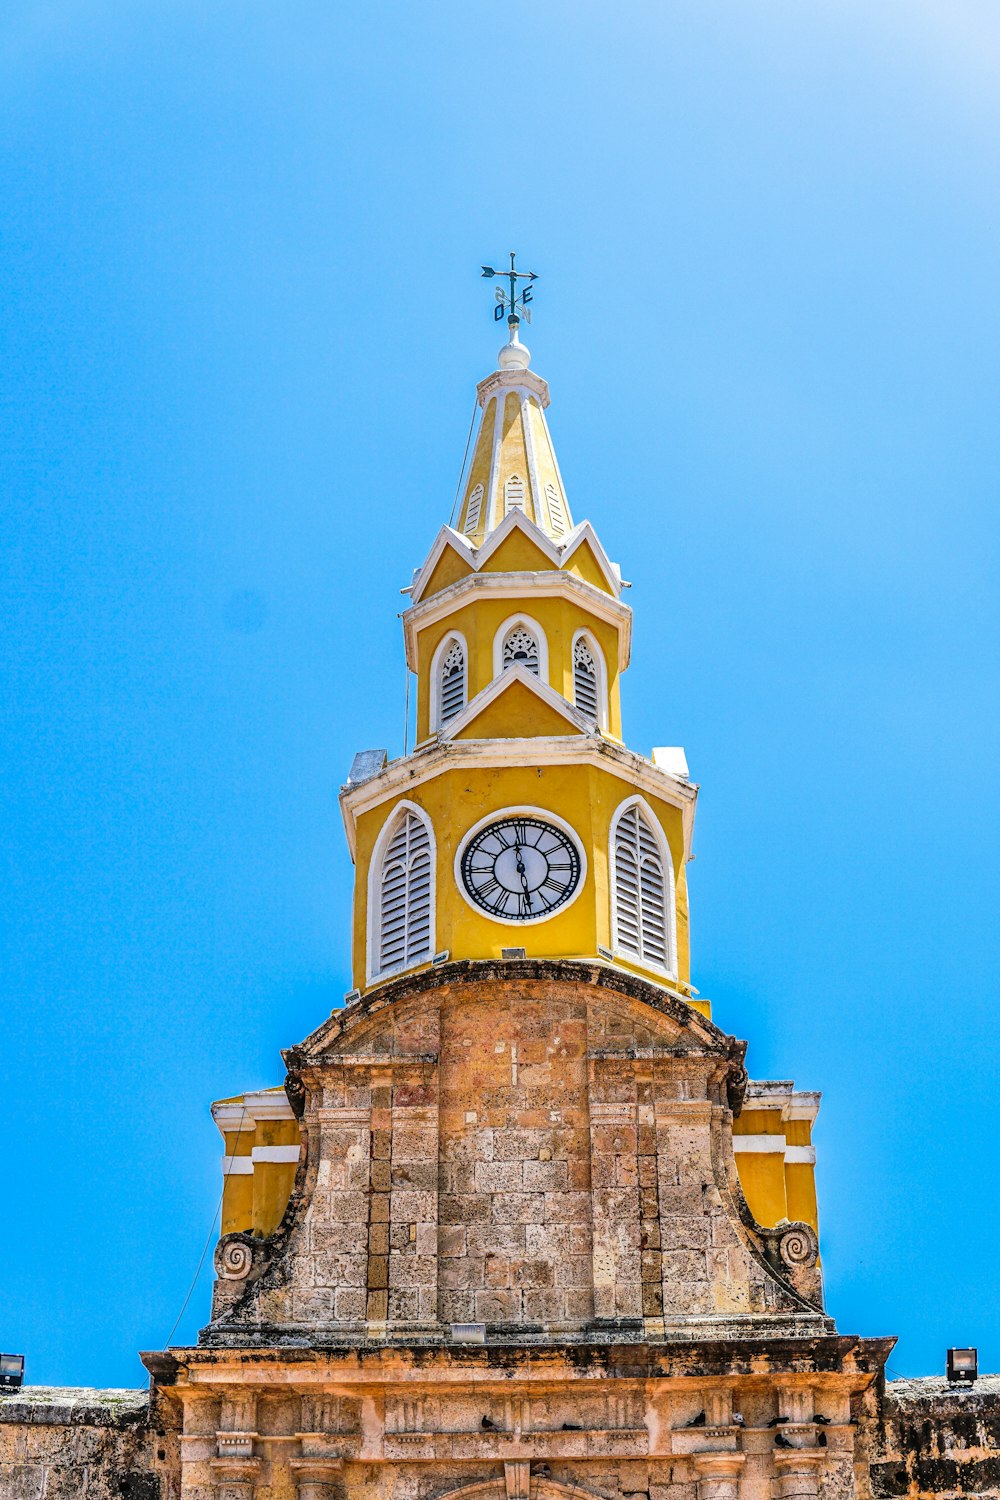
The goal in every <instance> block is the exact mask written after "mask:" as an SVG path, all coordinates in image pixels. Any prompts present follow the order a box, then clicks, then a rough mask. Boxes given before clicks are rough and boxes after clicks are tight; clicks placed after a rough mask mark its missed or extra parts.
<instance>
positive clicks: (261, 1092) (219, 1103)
mask: <svg viewBox="0 0 1000 1500" xmlns="http://www.w3.org/2000/svg"><path fill="white" fill-rule="evenodd" d="M211 1108H212V1119H213V1120H214V1121H215V1123H216V1125H217V1126H218V1128H219V1131H220V1133H221V1134H222V1135H232V1134H234V1133H235V1132H237V1131H239V1132H240V1133H241V1134H242V1135H245V1136H248V1137H249V1136H252V1135H253V1134H254V1131H255V1129H256V1125H257V1121H258V1120H294V1119H295V1115H294V1113H293V1111H292V1106H291V1105H290V1104H289V1102H288V1095H287V1094H286V1093H285V1091H284V1089H283V1088H280V1087H279V1088H274V1089H255V1090H253V1091H251V1092H250V1093H248V1094H244V1095H243V1096H242V1098H239V1099H218V1100H216V1102H215V1103H214V1104H213V1105H212V1107H211Z"/></svg>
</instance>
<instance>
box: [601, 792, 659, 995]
mask: <svg viewBox="0 0 1000 1500" xmlns="http://www.w3.org/2000/svg"><path fill="white" fill-rule="evenodd" d="M614 866H615V927H616V933H617V944H618V947H619V949H620V950H621V952H622V953H626V954H630V955H631V956H632V957H633V958H636V959H638V960H639V961H640V963H649V964H655V965H656V966H657V967H658V968H661V969H668V970H669V969H670V968H671V967H672V965H671V959H672V954H671V952H670V921H669V913H668V911H667V892H668V885H667V877H666V873H665V871H664V868H663V860H662V858H661V855H660V850H659V845H658V844H657V841H656V838H655V836H654V834H653V830H652V828H651V827H650V825H649V821H648V819H647V818H646V816H645V815H644V813H643V812H642V810H641V809H640V808H639V807H630V808H628V810H627V811H626V812H624V813H623V814H622V816H621V817H620V818H619V820H618V824H617V827H616V829H615V849H614Z"/></svg>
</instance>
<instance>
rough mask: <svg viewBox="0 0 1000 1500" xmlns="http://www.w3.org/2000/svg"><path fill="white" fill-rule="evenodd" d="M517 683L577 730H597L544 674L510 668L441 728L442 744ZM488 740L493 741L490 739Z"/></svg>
mask: <svg viewBox="0 0 1000 1500" xmlns="http://www.w3.org/2000/svg"><path fill="white" fill-rule="evenodd" d="M513 618H514V619H515V620H520V619H522V618H523V616H521V615H515V616H514V617H513ZM528 623H530V622H528ZM515 682H523V684H524V686H525V687H526V688H530V689H531V691H532V692H533V693H534V694H535V695H536V697H538V698H540V699H541V700H542V702H543V703H546V704H548V706H549V708H554V709H555V711H556V713H558V714H561V715H562V717H563V718H564V719H565V720H566V722H567V724H569V725H570V726H571V727H572V728H573V729H576V730H578V731H579V732H580V733H581V734H588V735H589V734H593V733H594V726H593V725H592V724H591V723H590V721H589V720H588V719H585V718H584V717H583V715H582V714H578V713H577V711H576V709H575V708H574V707H573V706H572V704H570V703H567V702H566V699H565V698H564V697H563V695H562V693H557V692H556V690H555V688H554V687H550V686H549V684H548V683H547V682H545V681H543V679H542V678H540V677H536V676H535V674H534V672H529V671H528V670H527V668H526V667H508V668H507V670H506V672H501V673H500V674H499V675H498V676H496V677H494V679H493V681H492V682H491V683H490V684H489V686H488V687H484V688H483V690H482V692H481V693H477V694H476V696H475V697H474V698H473V699H472V702H471V703H467V704H466V706H465V708H463V710H462V712H461V713H460V714H456V715H455V717H454V718H453V719H449V721H448V723H447V724H446V725H445V726H444V728H443V729H442V730H441V731H440V733H439V735H438V739H439V740H440V741H441V742H442V743H443V742H445V741H447V740H453V739H454V738H455V736H456V735H458V734H461V732H462V730H463V729H465V728H467V726H468V725H469V724H471V723H472V722H473V720H475V719H477V718H478V717H479V715H480V714H481V713H482V712H483V710H484V709H486V708H489V706H490V704H491V703H495V702H496V700H497V699H498V698H499V697H500V696H501V695H502V694H503V693H506V692H507V690H508V689H509V688H510V687H511V686H512V685H513V684H514V683H515ZM485 743H493V742H492V741H488V742H485ZM500 743H501V744H506V743H508V742H507V741H506V740H503V741H500Z"/></svg>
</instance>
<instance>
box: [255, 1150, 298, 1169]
mask: <svg viewBox="0 0 1000 1500" xmlns="http://www.w3.org/2000/svg"><path fill="white" fill-rule="evenodd" d="M299 1153H300V1148H299V1147H298V1146H254V1148H253V1151H252V1152H251V1157H250V1159H251V1161H252V1162H253V1163H254V1165H255V1166H256V1164H257V1162H259V1161H270V1162H282V1163H284V1164H285V1165H287V1164H288V1163H289V1162H296V1161H298V1159H299Z"/></svg>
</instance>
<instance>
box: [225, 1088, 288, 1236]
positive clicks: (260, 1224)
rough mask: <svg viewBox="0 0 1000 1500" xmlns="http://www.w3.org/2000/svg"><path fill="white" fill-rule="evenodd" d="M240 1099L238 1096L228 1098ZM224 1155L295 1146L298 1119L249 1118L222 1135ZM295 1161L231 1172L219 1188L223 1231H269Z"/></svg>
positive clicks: (274, 1224) (283, 1200)
mask: <svg viewBox="0 0 1000 1500" xmlns="http://www.w3.org/2000/svg"><path fill="white" fill-rule="evenodd" d="M228 1102H233V1103H239V1102H241V1099H236V1100H233V1101H228ZM224 1140H225V1152H226V1155H227V1156H235V1157H250V1156H251V1155H252V1153H253V1149H254V1147H255V1146H293V1145H294V1146H297V1145H298V1144H299V1140H300V1132H299V1123H298V1121H297V1120H295V1119H283V1120H257V1121H256V1122H254V1121H252V1120H249V1121H248V1122H247V1123H246V1125H244V1127H243V1128H242V1129H241V1130H239V1131H236V1130H232V1131H228V1130H227V1131H226V1132H225V1135H224ZM295 1170H296V1164H295V1163H294V1162H267V1161H258V1162H255V1163H254V1166H253V1172H252V1173H239V1174H237V1173H235V1172H232V1171H231V1172H230V1173H229V1175H228V1176H227V1177H226V1178H225V1180H224V1184H223V1190H222V1233H223V1234H233V1233H235V1232H236V1231H237V1230H251V1231H253V1233H255V1234H260V1235H268V1234H272V1233H273V1232H274V1230H275V1229H277V1227H278V1225H279V1223H280V1222H281V1216H282V1214H283V1213H284V1211H285V1205H286V1204H287V1202H288V1197H289V1194H290V1193H291V1191H292V1185H293V1184H294V1182H295Z"/></svg>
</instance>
